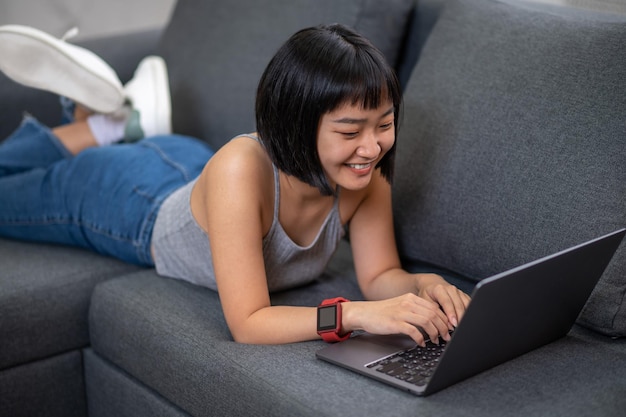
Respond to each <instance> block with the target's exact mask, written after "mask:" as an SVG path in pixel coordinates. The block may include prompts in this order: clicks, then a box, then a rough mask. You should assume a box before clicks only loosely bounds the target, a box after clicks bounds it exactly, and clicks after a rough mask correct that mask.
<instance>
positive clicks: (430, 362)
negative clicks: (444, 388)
mask: <svg viewBox="0 0 626 417" xmlns="http://www.w3.org/2000/svg"><path fill="white" fill-rule="evenodd" d="M445 346H446V343H445V342H444V341H443V340H440V341H439V345H435V344H434V343H430V342H429V343H427V344H426V347H421V346H416V347H415V348H412V349H409V350H405V351H402V352H399V353H396V354H393V355H391V356H387V357H385V358H383V359H381V360H379V361H376V362H373V363H371V364H369V365H367V367H368V368H370V369H374V370H376V371H378V372H381V373H384V374H387V375H389V376H393V377H395V378H398V379H400V380H402V381H406V382H408V383H411V384H415V385H417V386H423V385H426V383H427V382H428V380H429V379H430V377H431V376H432V374H433V372H434V371H435V368H436V367H437V365H438V364H439V359H440V357H441V354H442V353H443V350H444V348H445Z"/></svg>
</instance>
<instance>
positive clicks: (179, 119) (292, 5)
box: [160, 0, 414, 148]
mask: <svg viewBox="0 0 626 417" xmlns="http://www.w3.org/2000/svg"><path fill="white" fill-rule="evenodd" d="M413 7H414V0H385V1H379V0H365V1H364V0H342V1H336V0H229V1H208V0H179V1H178V3H177V5H176V8H175V10H174V13H173V15H172V18H171V20H170V23H169V25H168V27H167V28H166V30H165V32H164V34H163V37H162V40H161V45H160V54H161V55H162V56H163V57H164V58H165V60H166V62H167V65H168V70H169V77H170V89H171V93H172V111H173V115H172V122H173V128H174V131H175V132H177V133H181V134H188V135H191V136H194V137H199V138H201V139H203V140H205V141H207V142H208V143H209V144H210V145H212V146H213V147H214V148H218V147H220V146H221V145H223V144H224V143H226V142H227V141H228V140H230V139H231V138H232V137H233V136H235V135H237V134H241V133H246V132H251V131H254V130H255V119H254V101H255V96H256V87H257V84H258V81H259V79H260V77H261V74H262V72H263V70H264V69H265V66H266V65H267V63H268V62H269V60H270V59H271V57H272V56H273V55H274V53H275V52H276V51H277V50H278V48H279V47H280V46H281V45H282V44H283V43H284V42H285V41H286V40H287V38H289V36H291V35H292V34H293V33H295V32H296V31H297V30H299V29H302V28H305V27H309V26H314V25H318V24H323V23H343V24H346V25H348V26H351V27H353V28H354V29H356V30H357V31H359V32H360V33H362V34H363V35H365V36H366V37H368V38H369V39H370V40H371V41H372V43H374V44H375V45H376V46H377V47H378V48H380V49H381V50H382V51H383V53H384V54H385V56H386V57H387V58H388V59H389V61H390V62H391V63H393V64H394V65H395V64H396V63H397V62H398V61H399V58H398V56H399V53H400V51H401V47H402V45H403V37H404V35H405V29H406V27H407V23H408V21H409V18H410V16H411V12H412V10H413Z"/></svg>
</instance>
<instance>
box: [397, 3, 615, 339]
mask: <svg viewBox="0 0 626 417" xmlns="http://www.w3.org/2000/svg"><path fill="white" fill-rule="evenodd" d="M625 44H626V15H624V16H621V15H604V14H601V13H596V12H591V11H585V10H582V9H573V8H567V7H554V6H549V5H540V4H534V3H527V2H515V1H497V0H463V1H456V0H455V1H452V2H450V3H449V4H448V6H447V7H446V9H445V10H444V12H443V13H442V15H441V17H440V18H439V21H438V22H437V25H436V26H435V28H434V29H433V32H432V34H431V36H430V38H429V39H428V41H427V43H426V46H425V48H424V50H423V51H422V54H421V58H420V61H419V63H418V65H417V67H416V69H415V71H414V72H413V74H412V77H411V80H410V81H409V85H408V87H407V91H406V94H405V116H404V124H403V126H402V127H401V132H400V135H399V142H398V160H397V170H396V176H395V184H394V208H395V211H394V214H395V219H396V226H397V236H398V240H399V246H400V251H401V254H402V257H403V258H404V259H405V260H407V261H417V260H419V261H423V262H427V263H431V264H434V265H437V266H440V267H443V268H446V269H450V270H453V271H455V272H457V273H460V274H462V275H465V276H468V277H472V278H474V279H475V280H479V279H482V278H485V277H488V276H490V275H493V274H495V273H498V272H502V271H504V270H507V269H510V268H513V267H516V266H518V265H521V264H523V263H526V262H529V261H532V260H534V259H537V258H540V257H543V256H546V255H549V254H551V253H554V252H556V251H558V250H562V249H566V248H568V247H570V246H573V245H575V244H579V243H582V242H584V241H587V240H589V239H592V238H595V237H598V236H601V235H604V234H606V233H609V232H612V231H614V230H616V229H618V228H621V227H624V226H626V198H625V196H626V168H625V167H626V152H624V145H625V143H624V126H626V112H625V111H624V109H626V83H625V82H624V80H625V79H626V67H625V66H624V62H626V48H624V47H623V45H625ZM537 291H541V288H537ZM625 293H626V243H623V244H622V245H621V247H620V248H619V249H618V251H617V253H616V254H615V257H614V259H613V260H612V262H611V264H610V265H609V266H608V268H607V270H606V272H605V274H604V275H603V277H602V278H601V280H600V282H599V284H598V285H597V287H596V288H595V290H594V292H593V294H592V295H591V297H590V299H589V301H588V303H587V305H586V306H585V308H584V310H583V312H582V315H581V316H580V318H579V323H581V324H583V325H585V326H588V327H590V328H593V329H595V330H597V331H600V332H603V333H606V334H609V335H614V336H624V335H626V303H624V296H625ZM529 302H532V300H529Z"/></svg>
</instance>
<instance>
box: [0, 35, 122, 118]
mask: <svg viewBox="0 0 626 417" xmlns="http://www.w3.org/2000/svg"><path fill="white" fill-rule="evenodd" d="M0 70H1V71H2V72H4V73H5V74H6V75H7V76H8V77H9V78H11V79H13V80H14V81H16V82H18V83H20V84H23V85H26V86H28V87H34V88H38V89H41V90H46V91H50V92H53V93H56V94H58V95H61V96H65V97H68V98H70V99H72V100H74V101H75V102H76V103H79V104H81V105H83V106H85V107H87V108H89V109H91V110H94V111H96V112H100V113H110V112H114V111H116V110H119V109H120V108H121V107H122V105H123V103H124V93H123V89H122V83H121V82H120V80H119V78H118V76H117V74H116V73H115V71H114V70H113V69H112V68H111V67H110V66H109V65H108V64H107V63H106V62H104V61H103V60H102V59H101V58H100V57H98V56H97V55H96V54H94V53H93V52H91V51H89V50H87V49H85V48H82V47H79V46H76V45H72V44H69V43H67V42H65V41H64V40H61V39H57V38H54V37H52V36H50V35H48V34H47V33H44V32H42V31H40V30H37V29H34V28H31V27H28V26H20V25H6V26H0Z"/></svg>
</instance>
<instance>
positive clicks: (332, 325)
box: [317, 297, 352, 343]
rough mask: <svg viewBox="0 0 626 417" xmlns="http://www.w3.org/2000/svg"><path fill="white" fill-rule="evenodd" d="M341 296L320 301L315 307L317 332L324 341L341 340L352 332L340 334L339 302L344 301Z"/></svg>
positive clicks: (345, 300)
mask: <svg viewBox="0 0 626 417" xmlns="http://www.w3.org/2000/svg"><path fill="white" fill-rule="evenodd" d="M348 301H350V300H347V299H345V298H343V297H337V298H329V299H327V300H324V301H322V303H321V304H320V305H319V306H318V307H317V334H319V335H320V336H322V339H324V341H325V342H329V343H330V342H342V341H344V340H346V339H348V338H349V337H350V335H351V334H352V332H348V333H346V334H344V335H340V334H339V332H340V331H341V303H346V302H348Z"/></svg>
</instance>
